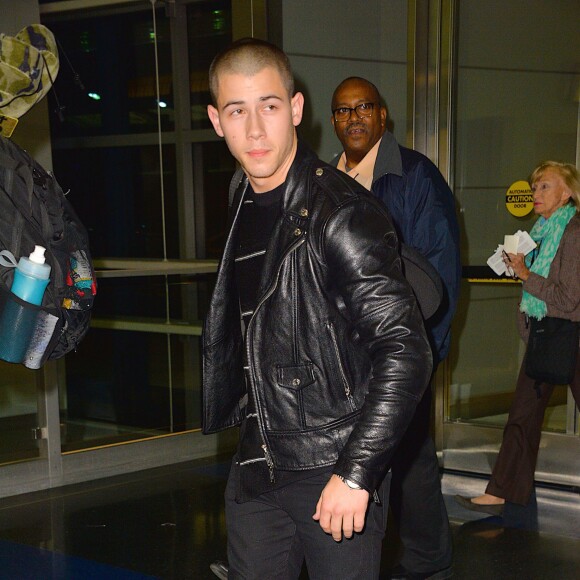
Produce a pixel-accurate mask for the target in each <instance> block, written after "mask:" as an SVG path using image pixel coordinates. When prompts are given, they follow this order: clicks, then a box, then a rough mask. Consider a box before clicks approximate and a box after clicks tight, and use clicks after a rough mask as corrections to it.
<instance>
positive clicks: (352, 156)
mask: <svg viewBox="0 0 580 580" xmlns="http://www.w3.org/2000/svg"><path fill="white" fill-rule="evenodd" d="M387 118H388V114H387V108H386V106H385V105H384V102H383V100H382V98H381V95H380V94H379V91H378V90H377V88H376V86H375V85H374V84H373V83H371V82H370V81H368V80H366V79H363V78H360V77H349V78H347V79H345V80H344V81H342V82H341V83H340V84H339V85H338V87H337V88H336V89H335V91H334V94H333V96H332V117H331V122H332V124H333V126H334V130H335V132H336V135H337V137H338V139H339V140H340V142H341V143H342V146H343V148H344V152H343V153H342V154H341V155H339V156H337V157H336V158H335V159H334V160H333V161H332V162H331V165H334V166H335V167H337V168H338V169H340V170H341V171H344V172H345V173H347V174H348V175H350V176H351V177H352V178H353V179H355V180H356V181H358V182H359V183H360V184H361V185H363V186H364V187H365V188H366V189H368V190H370V191H371V193H373V194H374V195H375V196H376V197H377V198H378V199H380V200H381V201H382V202H383V203H384V204H385V205H386V207H387V209H388V211H389V214H390V216H391V218H392V220H393V225H394V226H395V229H396V231H397V234H398V236H399V239H400V240H401V241H402V242H405V243H406V244H407V245H409V246H411V247H412V248H414V249H415V250H417V251H418V252H419V253H421V254H422V255H423V256H424V257H425V258H427V259H428V260H429V262H430V263H431V265H432V266H433V267H434V268H435V270H436V271H437V272H438V273H439V275H440V277H441V281H442V283H443V290H444V295H443V301H442V304H441V306H440V307H439V310H438V311H437V312H436V313H435V314H434V315H433V316H431V317H430V318H429V319H428V320H426V321H425V326H426V329H427V335H428V337H429V341H430V343H431V348H432V350H433V360H434V368H436V366H437V364H438V363H439V362H440V361H442V360H443V359H444V358H445V357H446V356H447V353H448V351H449V340H450V328H451V320H452V318H453V314H454V312H455V307H456V304H457V298H458V294H459V285H460V280H461V262H460V257H459V227H458V224H457V218H456V215H455V203H454V199H453V194H452V193H451V190H450V189H449V186H448V185H447V183H446V182H445V180H444V179H443V176H442V175H441V173H440V172H439V170H438V169H437V168H436V167H435V165H433V163H432V162H431V161H430V160H429V159H428V158H427V157H425V156H424V155H422V154H421V153H419V152H417V151H413V150H412V149H407V148H405V147H401V146H400V145H399V144H398V143H397V141H396V140H395V138H394V137H393V135H392V134H391V133H389V132H388V131H387ZM430 415H431V391H430V389H429V390H427V391H426V392H425V395H424V396H423V399H422V400H421V403H420V404H419V406H418V407H417V411H416V414H415V416H414V418H413V421H412V423H411V426H410V427H409V430H408V431H407V433H406V435H405V437H404V439H403V441H402V442H401V445H400V448H399V449H398V451H397V452H396V453H395V455H394V457H393V459H392V461H391V466H392V488H391V507H392V509H393V512H394V514H395V516H396V518H397V520H398V523H399V533H400V537H401V540H402V543H403V548H404V551H403V557H402V559H401V565H400V566H399V569H398V570H396V571H395V572H394V574H393V575H392V578H393V579H397V580H404V579H408V580H424V579H427V578H428V579H430V580H443V579H445V578H450V577H451V576H452V569H451V557H452V554H451V534H450V530H449V521H448V518H447V511H446V509H445V504H444V502H443V496H442V494H441V483H440V478H439V464H438V461H437V455H436V453H435V446H434V444H433V441H432V439H431V436H430V434H429V422H430Z"/></svg>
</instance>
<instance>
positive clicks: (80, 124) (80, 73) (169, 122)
mask: <svg viewBox="0 0 580 580" xmlns="http://www.w3.org/2000/svg"><path fill="white" fill-rule="evenodd" d="M155 14H156V28H157V54H158V63H159V89H160V99H161V106H162V108H161V126H162V128H163V130H171V129H173V127H174V119H173V107H172V103H173V87H172V75H171V43H170V35H169V20H168V19H167V18H166V17H165V9H164V8H163V7H161V6H160V7H159V8H158V9H157V10H156V12H155ZM44 23H45V24H46V25H47V26H48V27H49V28H50V29H51V30H52V31H53V33H54V35H55V37H56V38H57V40H58V43H59V51H60V72H59V74H58V77H57V79H56V81H55V84H54V93H53V95H49V99H50V98H51V97H54V95H56V98H57V99H58V103H57V102H56V100H53V104H54V107H52V106H51V133H52V138H53V140H54V139H57V138H60V137H72V136H87V135H113V134H125V133H148V132H155V131H157V92H156V82H155V48H154V40H155V34H154V30H153V17H152V12H151V10H148V11H147V10H145V11H139V12H136V11H131V12H127V11H120V10H118V9H117V10H115V9H114V8H109V9H108V10H107V11H106V12H104V13H101V14H100V15H99V16H95V17H86V16H85V17H83V18H79V17H78V14H77V13H72V14H66V13H65V15H63V16H60V17H59V16H53V17H51V18H49V19H46V21H45V22H44ZM59 107H62V110H61V113H62V116H61V118H60V119H59V116H58V115H57V114H55V111H54V109H58V108H59Z"/></svg>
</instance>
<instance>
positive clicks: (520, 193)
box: [505, 181, 534, 217]
mask: <svg viewBox="0 0 580 580" xmlns="http://www.w3.org/2000/svg"><path fill="white" fill-rule="evenodd" d="M505 206H506V207H507V210H508V211H509V212H510V213H511V214H512V215H513V216H516V217H523V216H526V215H528V214H529V213H530V212H531V211H532V210H533V209H534V196H533V194H532V189H531V188H530V184H529V183H528V182H527V181H516V182H515V183H512V184H511V185H510V186H509V189H508V190H507V192H506V194H505Z"/></svg>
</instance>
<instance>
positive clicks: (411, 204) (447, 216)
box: [399, 156, 461, 361]
mask: <svg viewBox="0 0 580 580" xmlns="http://www.w3.org/2000/svg"><path fill="white" fill-rule="evenodd" d="M406 170H408V173H407V174H406V176H405V180H404V189H405V190H404V192H403V197H404V199H403V201H402V203H403V214H402V218H400V220H401V222H402V223H400V224H399V231H400V232H401V235H402V238H403V241H404V242H405V243H406V244H408V245H409V246H412V247H413V248H415V249H416V250H417V251H418V252H420V253H421V254H422V255H423V256H425V257H426V258H427V259H428V260H429V262H430V263H431V265H432V266H433V267H434V268H435V269H436V270H437V272H438V273H439V275H440V276H441V280H442V282H443V287H444V290H445V293H444V297H443V302H442V305H441V307H440V309H439V311H438V312H437V313H436V314H435V316H433V318H432V319H430V320H429V321H428V322H427V330H428V333H429V334H430V337H431V340H432V342H433V350H434V354H435V355H436V357H437V360H438V361H440V360H443V359H444V358H445V357H446V356H447V353H448V351H449V341H450V327H451V321H452V319H453V315H454V313H455V309H456V306H457V300H458V297H459V287H460V283H461V259H460V254H459V225H458V222H457V216H456V213H455V200H454V198H453V194H452V192H451V190H450V189H449V186H448V185H447V183H446V181H445V179H444V178H443V176H442V175H441V173H440V172H439V170H438V169H437V168H436V167H435V165H433V164H432V163H431V162H430V161H429V160H428V159H427V158H425V157H423V156H421V158H420V159H419V160H418V161H417V162H416V163H414V164H412V165H411V166H410V167H408V168H406Z"/></svg>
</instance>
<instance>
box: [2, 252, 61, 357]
mask: <svg viewBox="0 0 580 580" xmlns="http://www.w3.org/2000/svg"><path fill="white" fill-rule="evenodd" d="M45 251H46V250H45V248H43V247H42V246H34V251H33V252H32V253H31V254H30V256H29V257H28V258H25V257H22V258H20V260H19V262H18V266H17V267H16V271H15V272H14V280H13V282H12V286H11V288H10V290H11V292H12V293H13V294H14V295H15V296H18V298H20V299H21V300H24V301H25V302H28V303H30V304H34V305H36V306H40V305H41V304H42V297H43V296H44V291H45V290H46V287H47V286H48V282H49V281H50V265H49V264H46V263H45V257H44V252H45ZM37 315H38V310H37V309H36V308H27V307H26V306H23V305H22V304H20V303H19V302H16V301H15V300H8V301H7V302H6V305H5V306H4V311H3V312H2V316H1V318H0V359H3V360H5V361H8V362H15V363H19V362H22V361H23V360H24V356H25V355H26V350H27V349H28V346H29V345H30V341H31V339H32V335H33V333H34V327H35V324H36V318H37Z"/></svg>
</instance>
